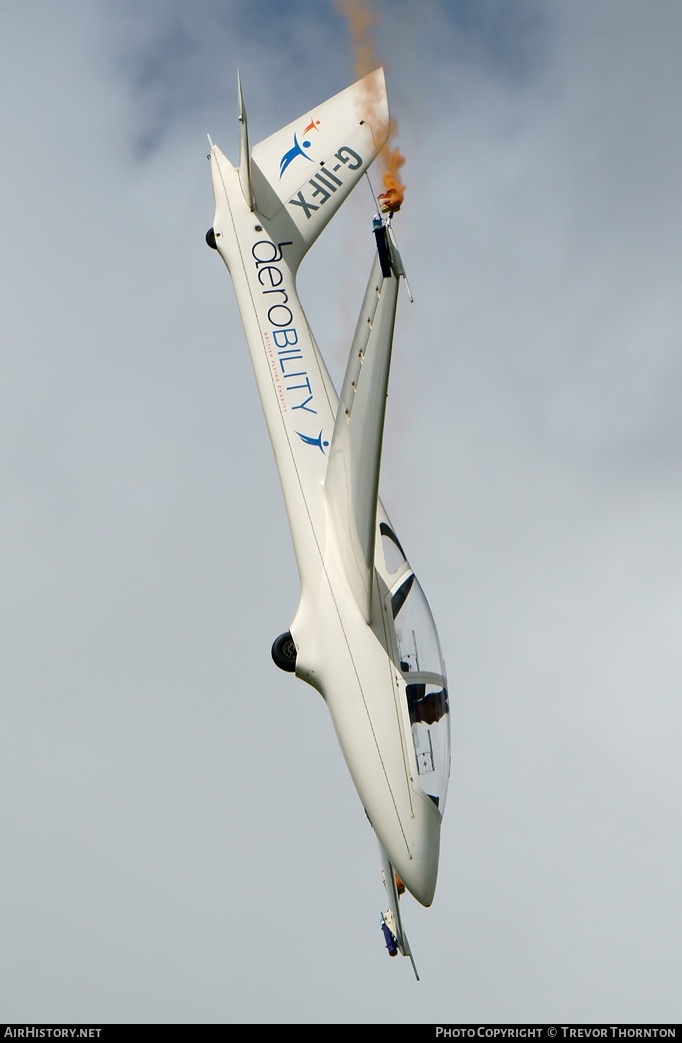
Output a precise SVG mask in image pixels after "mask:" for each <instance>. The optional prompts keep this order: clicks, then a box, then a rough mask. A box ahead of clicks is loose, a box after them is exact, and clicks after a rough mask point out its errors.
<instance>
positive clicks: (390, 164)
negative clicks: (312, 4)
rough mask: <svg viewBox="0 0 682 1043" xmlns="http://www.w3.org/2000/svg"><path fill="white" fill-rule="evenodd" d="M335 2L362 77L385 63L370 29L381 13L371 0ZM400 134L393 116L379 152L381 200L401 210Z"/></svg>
mask: <svg viewBox="0 0 682 1043" xmlns="http://www.w3.org/2000/svg"><path fill="white" fill-rule="evenodd" d="M334 6H335V7H336V8H337V9H338V10H339V11H340V13H341V14H342V15H344V17H345V18H346V21H347V22H348V28H349V29H350V35H351V43H352V46H353V54H354V58H355V60H354V63H353V64H354V68H355V73H356V75H357V76H358V77H359V78H362V77H363V76H367V74H368V73H370V72H373V71H374V69H376V68H377V66H379V65H381V64H382V63H381V62H380V61H379V59H378V58H377V56H376V52H375V50H374V43H373V41H372V37H371V36H370V29H371V28H372V26H374V25H376V24H377V22H378V21H379V16H378V15H377V14H376V13H375V12H374V11H372V8H371V0H334ZM384 64H385V63H384ZM368 101H369V103H370V107H371V102H372V99H371V98H369V99H368ZM397 134H398V124H397V123H396V121H395V120H394V119H392V120H391V122H390V124H389V128H388V140H387V141H386V144H385V145H384V147H383V148H382V150H381V152H380V153H379V160H380V163H381V167H382V174H381V180H382V182H383V185H384V189H385V195H384V196H382V197H381V198H380V202H382V203H386V204H387V206H388V208H389V209H391V210H399V209H400V206H401V204H402V201H403V198H404V196H405V185H404V184H403V180H402V178H401V176H400V168H401V167H402V166H403V164H404V162H405V157H404V156H403V154H402V152H401V151H400V149H399V148H397V147H396V146H395V145H394V144H393V140H392V139H394V138H395V137H396V136H397Z"/></svg>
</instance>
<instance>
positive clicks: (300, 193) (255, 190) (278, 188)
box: [240, 69, 389, 262]
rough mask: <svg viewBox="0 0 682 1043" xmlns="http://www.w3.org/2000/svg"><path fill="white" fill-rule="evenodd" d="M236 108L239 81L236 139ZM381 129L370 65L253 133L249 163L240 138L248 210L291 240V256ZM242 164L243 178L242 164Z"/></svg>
mask: <svg viewBox="0 0 682 1043" xmlns="http://www.w3.org/2000/svg"><path fill="white" fill-rule="evenodd" d="M243 111H244V110H243V101H242V100H241V88H240V128H242V127H243V136H242V145H243V144H244V142H245V140H246V138H245V133H246V118H245V117H244V119H243V121H242V114H243ZM388 130H389V111H388V99H387V97H386V84H385V80H384V73H383V69H377V70H376V71H375V72H373V73H370V74H369V75H368V76H365V77H363V79H361V80H358V81H357V82H356V83H354V84H352V85H351V86H350V87H347V88H346V90H344V91H341V93H340V94H336V95H335V96H334V97H333V98H329V99H328V100H327V101H325V102H322V104H321V105H318V106H317V107H315V108H312V109H309V110H308V111H307V112H305V113H304V114H303V115H302V116H301V118H300V119H298V120H294V122H293V123H290V124H288V126H286V127H283V128H282V129H281V130H278V131H277V132H276V133H275V134H272V135H271V136H270V137H268V138H265V139H264V140H263V141H260V142H259V143H258V144H257V145H255V146H254V148H253V151H252V154H251V159H250V163H248V144H247V146H246V160H247V161H245V159H244V151H243V150H242V158H241V161H240V181H241V184H242V189H243V190H244V194H245V196H246V197H247V202H249V194H248V192H247V189H246V187H245V181H246V180H248V184H249V191H250V192H251V193H252V195H251V200H252V203H253V206H254V208H255V210H256V211H257V212H258V213H259V214H260V215H261V217H262V218H263V219H264V224H266V225H269V224H270V222H272V226H273V227H272V230H273V231H276V234H277V235H278V236H280V237H286V238H287V239H291V240H292V244H293V251H294V253H295V254H296V255H297V260H298V262H300V260H301V259H302V258H303V256H304V255H305V253H306V252H307V251H308V250H309V249H310V247H311V246H312V244H313V243H314V242H315V240H316V239H317V237H318V235H319V234H320V232H322V230H323V229H324V228H325V227H326V225H327V224H328V223H329V221H330V219H331V218H332V217H333V216H334V214H335V213H336V211H337V210H338V209H339V207H340V206H341V204H342V203H343V202H344V200H345V199H346V198H347V197H348V195H349V194H350V192H351V191H352V189H353V188H354V187H355V185H356V184H357V183H358V181H359V180H360V178H361V177H362V175H363V174H364V173H365V171H366V170H367V169H368V167H369V166H370V164H371V163H372V162H373V160H374V159H375V158H376V156H377V154H378V153H379V151H380V150H381V148H382V147H383V145H384V144H385V142H386V140H387V137H388ZM249 168H250V173H249V175H248V179H247V177H246V176H245V175H243V174H242V171H244V170H248V169H249ZM250 205H251V204H250ZM285 233H286V236H285Z"/></svg>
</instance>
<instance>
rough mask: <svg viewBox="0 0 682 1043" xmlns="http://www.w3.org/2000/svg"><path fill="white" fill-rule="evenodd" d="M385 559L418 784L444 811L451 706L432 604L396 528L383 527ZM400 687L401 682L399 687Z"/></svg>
mask: <svg viewBox="0 0 682 1043" xmlns="http://www.w3.org/2000/svg"><path fill="white" fill-rule="evenodd" d="M379 531H380V533H381V540H382V546H383V551H384V561H385V562H386V568H387V570H388V572H389V573H391V574H392V575H395V577H396V579H395V583H394V584H393V586H392V587H391V590H390V594H389V597H388V599H387V605H388V606H390V613H391V615H392V617H393V622H394V626H395V636H396V642H397V651H398V662H399V665H400V671H401V674H402V677H403V679H404V681H405V689H404V691H405V699H406V702H407V710H408V714H409V719H410V726H411V731H412V741H413V743H414V752H415V757H416V762H417V772H418V776H419V784H420V786H421V788H422V790H423V791H424V792H425V793H426V794H427V795H428V796H429V797H430V798H431V800H432V801H433V802H434V804H435V805H436V807H437V808H438V809H439V811H441V812H442V811H443V807H444V804H445V798H446V795H447V787H448V779H449V776H450V712H449V711H450V706H449V703H448V689H447V680H446V676H445V664H444V662H443V656H442V653H441V650H440V644H439V641H438V633H437V631H436V626H435V623H434V621H433V616H432V615H431V609H430V608H429V603H428V601H427V600H426V597H425V596H424V591H423V590H422V588H421V586H420V584H419V580H418V579H417V577H416V576H415V574H414V572H412V570H411V569H410V566H409V564H408V562H407V559H406V557H405V553H404V551H403V549H402V547H401V545H400V542H399V540H398V538H397V536H396V535H395V533H394V532H393V531H392V529H391V528H390V527H389V526H388V525H386V523H385V522H382V523H381V524H380V527H379ZM401 687H402V686H401Z"/></svg>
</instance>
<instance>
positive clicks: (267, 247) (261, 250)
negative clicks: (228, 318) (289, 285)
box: [251, 239, 324, 452]
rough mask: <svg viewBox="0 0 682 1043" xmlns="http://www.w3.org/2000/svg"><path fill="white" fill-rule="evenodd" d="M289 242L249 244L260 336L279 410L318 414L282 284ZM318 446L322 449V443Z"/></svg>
mask: <svg viewBox="0 0 682 1043" xmlns="http://www.w3.org/2000/svg"><path fill="white" fill-rule="evenodd" d="M291 245H292V244H291V242H285V243H273V242H272V240H271V239H259V240H258V242H256V243H254V244H253V246H252V247H251V255H252V256H253V259H254V261H255V266H256V279H257V281H258V285H259V286H260V288H261V294H262V296H263V297H264V298H265V303H266V306H267V312H266V315H267V322H268V326H269V329H267V328H266V329H265V330H264V332H263V338H264V341H265V347H266V350H267V353H268V358H269V360H270V368H271V371H272V377H273V381H274V384H275V388H276V389H277V395H278V398H279V402H280V406H281V408H282V411H283V412H285V413H286V412H287V411H288V410H289V409H291V411H292V412H294V411H297V410H300V415H301V416H303V415H304V414H307V413H312V414H314V415H317V410H316V409H315V408H314V398H315V396H314V392H313V388H312V384H311V383H310V377H309V375H308V372H307V370H306V369H305V368H303V367H302V366H301V363H302V362H303V361H304V359H303V353H302V351H301V346H300V344H299V340H298V330H297V329H296V325H295V322H294V314H293V312H292V310H291V308H290V307H289V294H288V293H287V291H286V290H285V289H284V287H283V285H282V284H283V282H284V272H283V271H282V268H281V267H280V266H279V262H281V261H283V260H284V254H283V248H284V247H285V246H291ZM297 415H298V414H297ZM296 433H297V434H298V435H299V437H300V438H301V439H302V440H303V441H304V442H306V443H308V444H310V445H317V444H318V439H317V438H313V439H311V440H310V441H308V438H307V437H306V436H304V435H302V434H301V433H300V432H298V431H297V432H296ZM321 438H322V432H320V435H319V439H320V440H321ZM319 447H320V449H322V443H321V442H320V446H319ZM322 452H324V449H322Z"/></svg>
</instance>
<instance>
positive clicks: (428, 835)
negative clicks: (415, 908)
mask: <svg viewBox="0 0 682 1043" xmlns="http://www.w3.org/2000/svg"><path fill="white" fill-rule="evenodd" d="M418 819H421V821H418V826H419V836H418V838H417V842H416V843H413V844H412V858H405V859H400V860H398V861H394V862H393V867H394V869H395V871H396V873H397V874H398V876H399V877H400V879H401V881H402V882H403V883H404V884H405V887H406V888H407V890H408V891H409V892H410V894H411V895H413V896H414V898H416V899H417V901H418V902H419V903H420V904H421V905H425V906H429V905H431V903H432V902H433V896H434V894H435V893H436V881H437V880H438V856H439V854H440V824H441V818H440V815H438V813H437V812H435V809H434V810H433V811H432V810H431V808H428V807H424V808H423V810H422V813H421V815H418Z"/></svg>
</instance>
